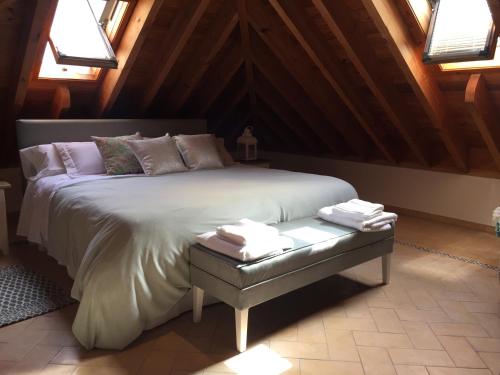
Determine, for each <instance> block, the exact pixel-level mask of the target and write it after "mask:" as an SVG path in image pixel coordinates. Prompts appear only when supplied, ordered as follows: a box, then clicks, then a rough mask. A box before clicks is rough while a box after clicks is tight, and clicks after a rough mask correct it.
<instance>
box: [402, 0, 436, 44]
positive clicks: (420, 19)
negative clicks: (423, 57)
mask: <svg viewBox="0 0 500 375" xmlns="http://www.w3.org/2000/svg"><path fill="white" fill-rule="evenodd" d="M397 3H398V5H399V9H400V10H401V12H402V13H403V14H404V15H405V16H406V19H407V20H408V23H409V26H410V32H411V34H412V36H413V38H414V39H415V42H416V43H418V44H421V43H424V42H425V40H426V38H427V32H428V31H429V26H430V23H431V17H432V7H431V5H430V4H429V1H428V0H397Z"/></svg>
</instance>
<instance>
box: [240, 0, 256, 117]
mask: <svg viewBox="0 0 500 375" xmlns="http://www.w3.org/2000/svg"><path fill="white" fill-rule="evenodd" d="M238 16H239V20H240V35H241V52H242V53H243V60H244V61H245V75H246V79H247V87H248V94H249V96H250V111H251V115H252V116H255V111H256V109H257V99H256V96H255V85H254V78H253V63H252V59H251V58H250V33H249V31H248V12H247V1H246V0H238Z"/></svg>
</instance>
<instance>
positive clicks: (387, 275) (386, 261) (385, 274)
mask: <svg viewBox="0 0 500 375" xmlns="http://www.w3.org/2000/svg"><path fill="white" fill-rule="evenodd" d="M391 256H392V254H385V255H382V281H383V283H384V284H389V282H390V281H391Z"/></svg>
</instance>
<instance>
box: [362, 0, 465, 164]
mask: <svg viewBox="0 0 500 375" xmlns="http://www.w3.org/2000/svg"><path fill="white" fill-rule="evenodd" d="M362 2H363V5H364V7H365V8H366V10H367V11H368V14H369V15H370V17H371V19H372V20H373V22H374V23H375V25H376V27H377V29H378V30H379V32H380V33H381V34H382V36H383V37H384V38H385V39H386V40H387V41H388V44H389V49H390V50H391V52H392V55H393V56H394V58H395V59H396V61H397V63H398V65H399V67H400V68H401V70H402V71H403V73H404V74H405V76H406V79H407V80H408V82H409V84H410V85H411V87H412V88H413V91H414V92H415V94H416V96H417V98H418V99H419V101H420V104H421V105H422V107H423V108H424V110H425V112H426V113H427V116H428V117H429V119H430V120H431V123H432V125H433V126H434V128H435V129H436V130H437V132H438V135H439V137H440V138H441V140H442V142H443V143H444V145H445V147H446V149H447V150H448V153H449V154H450V155H451V157H452V159H453V162H454V163H455V165H456V166H457V167H458V168H459V169H460V170H461V171H467V170H468V167H467V146H466V144H465V141H464V139H463V136H462V135H461V134H460V133H459V130H458V129H457V126H454V125H453V118H452V115H451V112H450V108H449V106H448V104H447V102H446V99H445V97H444V95H443V93H442V92H441V89H440V88H439V85H438V83H437V80H436V79H435V78H434V77H433V75H432V72H431V71H430V70H429V68H428V67H427V66H425V64H424V62H423V61H422V50H421V46H418V45H417V44H416V43H415V42H414V41H413V39H412V38H411V36H410V35H409V33H408V29H407V27H406V25H405V23H404V20H403V18H402V17H401V14H400V13H399V12H398V9H397V8H396V7H395V5H394V3H393V1H392V0H362Z"/></svg>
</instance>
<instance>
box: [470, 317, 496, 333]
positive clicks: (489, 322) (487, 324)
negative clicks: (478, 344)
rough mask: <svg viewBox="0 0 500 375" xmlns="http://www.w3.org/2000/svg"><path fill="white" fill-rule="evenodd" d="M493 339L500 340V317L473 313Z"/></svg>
mask: <svg viewBox="0 0 500 375" xmlns="http://www.w3.org/2000/svg"><path fill="white" fill-rule="evenodd" d="M472 314H473V315H474V316H475V317H476V319H477V321H478V322H479V324H480V325H481V326H482V327H483V328H484V329H485V331H486V332H488V334H489V335H490V336H491V337H495V338H500V317H498V316H497V315H496V314H486V313H472Z"/></svg>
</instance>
